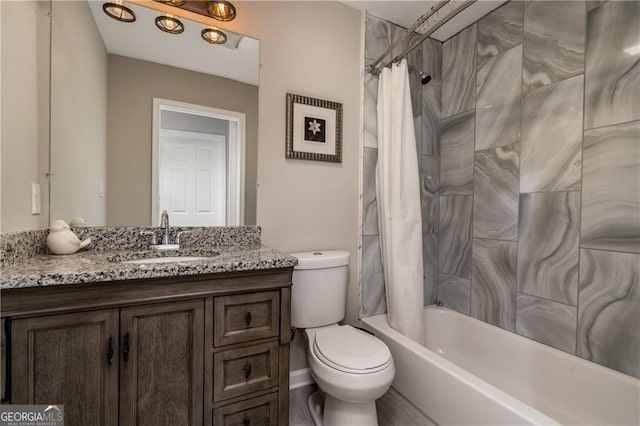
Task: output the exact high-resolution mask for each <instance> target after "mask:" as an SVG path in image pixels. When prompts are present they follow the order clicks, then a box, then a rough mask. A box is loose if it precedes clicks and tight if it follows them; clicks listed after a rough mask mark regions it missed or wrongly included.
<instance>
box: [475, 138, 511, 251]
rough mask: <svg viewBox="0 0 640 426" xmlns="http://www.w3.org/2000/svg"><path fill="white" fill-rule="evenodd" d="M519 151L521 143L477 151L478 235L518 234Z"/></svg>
mask: <svg viewBox="0 0 640 426" xmlns="http://www.w3.org/2000/svg"><path fill="white" fill-rule="evenodd" d="M519 151H520V147H519V145H518V144H515V145H511V146H503V147H499V148H493V149H487V150H484V151H476V153H475V161H474V175H473V185H474V197H473V236H474V237H479V238H493V239H498V240H510V241H515V240H516V239H517V238H518V201H519V200H518V198H519V195H520V193H519V191H518V183H519V176H520V171H519V167H520V152H519Z"/></svg>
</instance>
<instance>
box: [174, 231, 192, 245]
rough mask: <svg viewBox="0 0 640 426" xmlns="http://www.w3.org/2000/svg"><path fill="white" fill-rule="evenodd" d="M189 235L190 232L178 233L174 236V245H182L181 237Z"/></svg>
mask: <svg viewBox="0 0 640 426" xmlns="http://www.w3.org/2000/svg"><path fill="white" fill-rule="evenodd" d="M190 233H191V231H180V232H178V235H176V244H178V245H180V244H182V237H183V236H185V235H187V234H190Z"/></svg>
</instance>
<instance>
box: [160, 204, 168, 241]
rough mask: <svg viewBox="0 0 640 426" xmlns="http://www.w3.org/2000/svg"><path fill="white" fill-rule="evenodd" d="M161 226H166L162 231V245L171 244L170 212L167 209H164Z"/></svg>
mask: <svg viewBox="0 0 640 426" xmlns="http://www.w3.org/2000/svg"><path fill="white" fill-rule="evenodd" d="M160 227H161V228H164V231H163V233H162V245H168V244H170V240H169V213H167V211H166V210H163V211H162V214H161V215H160Z"/></svg>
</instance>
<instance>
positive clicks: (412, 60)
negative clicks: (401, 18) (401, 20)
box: [389, 24, 423, 76]
mask: <svg viewBox="0 0 640 426" xmlns="http://www.w3.org/2000/svg"><path fill="white" fill-rule="evenodd" d="M405 30H406V28H404V27H401V26H399V25H395V24H391V43H392V44H393V43H394V42H395V41H396V40H399V39H400V38H401V37H402V35H403V34H404V32H405ZM419 37H420V35H419V34H418V33H415V32H414V33H413V34H411V35H410V36H409V37H408V38H407V39H406V40H405V41H403V42H402V43H401V44H400V46H398V47H396V48H394V49H393V51H392V52H391V55H389V60H391V59H393V58H395V57H396V56H398V55H399V54H401V53H402V52H404V51H405V50H407V49H408V48H409V46H411V45H413V44H414V43H415V42H416V41H417V40H418V38H419ZM406 59H407V63H408V64H409V65H411V66H414V67H416V68H417V69H420V70H421V68H422V65H423V64H422V49H419V48H416V49H413V50H412V51H411V53H409V54H408V55H407V56H406ZM417 75H418V74H416V76H417Z"/></svg>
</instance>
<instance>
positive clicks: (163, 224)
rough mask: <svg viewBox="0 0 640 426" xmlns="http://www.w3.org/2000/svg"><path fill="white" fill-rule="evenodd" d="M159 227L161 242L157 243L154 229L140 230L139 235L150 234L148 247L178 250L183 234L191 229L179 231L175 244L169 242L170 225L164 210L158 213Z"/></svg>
mask: <svg viewBox="0 0 640 426" xmlns="http://www.w3.org/2000/svg"><path fill="white" fill-rule="evenodd" d="M160 228H161V229H162V244H158V240H157V239H156V233H155V232H154V231H141V232H140V235H149V236H151V244H149V248H150V249H153V250H179V249H180V247H182V243H183V242H182V240H183V238H184V236H185V235H187V234H190V233H191V231H180V232H178V234H177V235H176V242H175V244H171V238H170V236H169V234H170V232H169V231H170V230H171V228H170V226H169V213H167V211H166V210H164V211H163V212H162V213H161V214H160Z"/></svg>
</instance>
